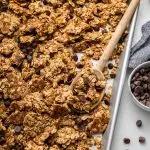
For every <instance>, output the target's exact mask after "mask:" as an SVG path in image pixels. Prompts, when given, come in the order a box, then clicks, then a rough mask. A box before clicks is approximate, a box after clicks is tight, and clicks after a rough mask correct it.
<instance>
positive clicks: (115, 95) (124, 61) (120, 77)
mask: <svg viewBox="0 0 150 150" xmlns="http://www.w3.org/2000/svg"><path fill="white" fill-rule="evenodd" d="M137 14H138V8H137V10H136V12H135V14H134V17H133V19H132V22H131V25H130V30H129V35H128V38H127V42H126V43H127V44H126V48H125V50H124V52H123V54H122V56H121V58H120V60H121V61H120V62H121V65H120V67H119V70H118V73H117V77H116V79H115V81H114V84H113V91H112V98H111V103H112V104H111V105H112V106H111V120H110V122H109V125H108V129H107V131H106V132H105V134H104V150H110V149H111V145H112V140H113V135H114V132H115V125H116V120H117V116H118V110H119V105H120V101H121V95H122V87H123V85H124V82H125V77H126V71H127V66H128V58H129V54H130V49H131V44H132V38H133V33H134V29H135V23H136V18H137ZM118 150H121V149H118Z"/></svg>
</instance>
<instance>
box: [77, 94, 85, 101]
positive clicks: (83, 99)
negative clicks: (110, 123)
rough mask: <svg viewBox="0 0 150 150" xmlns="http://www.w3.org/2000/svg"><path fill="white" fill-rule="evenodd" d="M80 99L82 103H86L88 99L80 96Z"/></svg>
mask: <svg viewBox="0 0 150 150" xmlns="http://www.w3.org/2000/svg"><path fill="white" fill-rule="evenodd" d="M78 98H79V100H80V101H81V102H86V97H85V96H83V95H79V96H78Z"/></svg>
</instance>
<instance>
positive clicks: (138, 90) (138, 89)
mask: <svg viewBox="0 0 150 150" xmlns="http://www.w3.org/2000/svg"><path fill="white" fill-rule="evenodd" d="M142 90H143V88H142V87H141V86H137V87H136V88H135V92H136V93H141V92H142Z"/></svg>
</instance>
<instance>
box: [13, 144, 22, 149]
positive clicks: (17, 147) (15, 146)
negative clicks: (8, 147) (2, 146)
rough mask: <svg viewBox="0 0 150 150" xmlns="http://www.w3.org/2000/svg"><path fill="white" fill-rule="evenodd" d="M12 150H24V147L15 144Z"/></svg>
mask: <svg viewBox="0 0 150 150" xmlns="http://www.w3.org/2000/svg"><path fill="white" fill-rule="evenodd" d="M12 150H24V145H23V144H18V143H16V144H15V145H14V146H13V147H12Z"/></svg>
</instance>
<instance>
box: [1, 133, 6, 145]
mask: <svg viewBox="0 0 150 150" xmlns="http://www.w3.org/2000/svg"><path fill="white" fill-rule="evenodd" d="M4 143H5V132H4V131H0V145H2V144H4Z"/></svg>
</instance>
